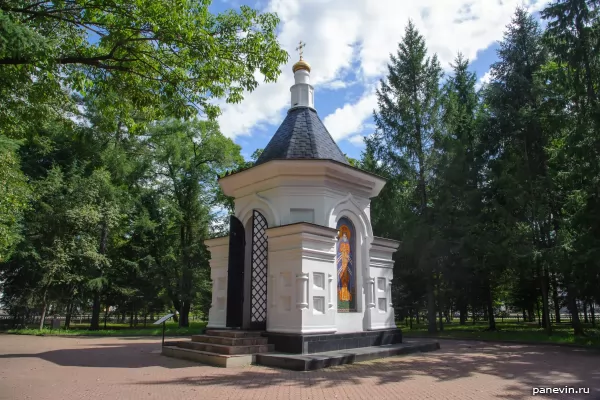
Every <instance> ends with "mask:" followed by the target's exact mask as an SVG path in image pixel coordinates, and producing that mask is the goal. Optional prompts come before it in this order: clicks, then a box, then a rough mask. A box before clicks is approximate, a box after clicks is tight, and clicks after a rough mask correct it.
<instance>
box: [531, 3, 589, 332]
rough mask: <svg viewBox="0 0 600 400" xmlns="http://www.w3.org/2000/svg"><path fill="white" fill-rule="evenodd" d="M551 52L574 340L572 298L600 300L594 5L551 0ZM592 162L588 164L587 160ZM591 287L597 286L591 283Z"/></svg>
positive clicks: (577, 327)
mask: <svg viewBox="0 0 600 400" xmlns="http://www.w3.org/2000/svg"><path fill="white" fill-rule="evenodd" d="M542 16H543V18H545V19H546V20H548V28H547V31H546V33H545V39H546V43H547V44H548V47H549V49H550V52H551V56H552V59H551V63H550V64H549V65H548V67H547V68H546V71H545V72H546V75H545V78H546V80H547V81H548V82H549V85H548V86H549V88H548V95H547V97H548V99H549V101H548V107H549V110H550V113H549V115H552V116H553V118H552V119H551V121H550V123H551V124H552V129H553V130H554V131H555V132H557V137H556V140H554V141H553V143H552V148H551V154H552V159H551V161H552V162H553V164H554V166H555V173H554V174H553V179H554V181H555V182H556V185H557V187H558V189H559V192H558V193H557V197H559V198H562V199H564V205H563V208H562V210H561V211H562V218H561V222H562V229H561V232H563V234H562V235H561V238H560V239H561V245H562V246H561V247H562V248H563V249H564V252H562V253H561V254H560V255H561V256H562V257H561V259H562V263H561V270H562V275H563V278H564V285H565V286H566V288H567V303H568V308H569V311H570V312H571V315H572V322H573V328H574V331H575V334H578V335H581V334H583V333H584V331H583V327H582V325H581V323H580V320H579V310H578V305H577V299H578V298H579V299H582V298H585V297H590V296H591V297H594V298H595V299H596V301H598V300H599V299H600V289H598V285H597V283H593V282H594V280H590V279H589V277H590V276H599V275H600V262H599V261H598V260H600V228H599V227H600V193H599V192H598V187H599V185H600V165H599V164H598V162H597V160H598V159H599V158H600V100H599V98H598V87H599V86H600V55H599V54H598V37H599V35H600V2H599V1H598V0H556V1H554V2H553V3H551V4H550V5H548V7H547V8H546V9H545V10H543V12H542ZM591 160H595V161H591ZM596 282H597V281H596Z"/></svg>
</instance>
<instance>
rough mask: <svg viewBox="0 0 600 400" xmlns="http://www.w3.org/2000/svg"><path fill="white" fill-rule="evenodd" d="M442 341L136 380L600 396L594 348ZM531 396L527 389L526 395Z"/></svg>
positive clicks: (598, 363) (510, 396) (599, 359)
mask: <svg viewBox="0 0 600 400" xmlns="http://www.w3.org/2000/svg"><path fill="white" fill-rule="evenodd" d="M440 343H441V346H442V349H441V350H438V351H436V352H432V353H426V354H422V355H412V356H410V357H396V358H391V359H390V358H388V359H385V360H377V361H374V362H368V363H361V364H354V365H347V366H342V367H334V368H330V369H325V370H320V371H314V372H292V371H285V370H277V369H267V368H255V367H252V368H248V369H243V370H238V371H236V372H233V370H228V371H231V372H230V373H222V374H214V375H213V374H207V375H204V376H201V375H199V376H194V377H184V378H180V379H174V380H159V381H152V382H140V384H144V385H147V384H152V385H164V384H183V385H191V386H213V385H220V386H230V387H235V388H245V389H251V388H262V387H267V386H273V385H282V386H302V387H311V386H319V387H323V388H327V387H336V386H339V385H353V384H356V385H358V384H361V383H364V379H371V380H372V379H374V380H375V382H374V383H375V384H381V385H383V384H386V383H392V382H400V381H404V380H410V379H412V378H414V377H416V376H419V375H427V376H430V377H433V378H434V379H435V380H436V381H438V382H439V381H449V380H458V379H461V378H467V377H470V376H473V375H475V374H480V375H493V376H497V377H500V378H503V379H509V380H514V382H515V385H514V387H511V388H510V389H511V390H510V391H509V393H506V394H503V395H501V396H499V398H505V399H521V398H523V397H524V395H525V394H524V393H523V388H524V387H527V388H534V387H550V386H551V387H564V386H570V387H577V388H578V387H583V388H590V394H588V395H581V396H576V395H573V394H570V395H562V396H564V397H560V396H559V397H552V398H569V399H575V398H585V399H600V356H599V355H598V353H597V352H585V351H581V350H579V349H565V348H557V347H546V346H532V345H506V344H493V343H481V342H454V341H447V340H440ZM582 361H584V362H582ZM470 389H471V390H472V393H473V394H476V392H477V390H478V387H472V388H470ZM511 391H512V393H510V392H511ZM531 394H532V393H531V392H529V393H528V394H527V395H531ZM546 398H547V397H546Z"/></svg>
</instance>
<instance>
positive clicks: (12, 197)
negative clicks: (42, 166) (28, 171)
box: [0, 136, 32, 263]
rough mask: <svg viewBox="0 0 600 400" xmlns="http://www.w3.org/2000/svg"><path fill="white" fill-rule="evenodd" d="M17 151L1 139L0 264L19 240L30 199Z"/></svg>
mask: <svg viewBox="0 0 600 400" xmlns="http://www.w3.org/2000/svg"><path fill="white" fill-rule="evenodd" d="M16 150H17V144H16V143H15V142H14V141H11V140H10V139H7V138H4V137H2V136H0V182H2V183H0V263H1V262H3V261H6V260H7V259H8V257H9V256H10V254H11V251H12V249H13V248H14V246H15V245H16V244H17V243H18V242H19V241H20V239H21V229H20V228H21V220H22V217H23V212H25V210H27V208H28V206H29V203H28V202H29V200H30V199H31V198H32V193H31V190H30V188H29V186H28V184H27V177H26V176H25V175H24V174H23V172H22V171H21V169H20V165H19V164H20V163H19V157H18V154H17V152H16Z"/></svg>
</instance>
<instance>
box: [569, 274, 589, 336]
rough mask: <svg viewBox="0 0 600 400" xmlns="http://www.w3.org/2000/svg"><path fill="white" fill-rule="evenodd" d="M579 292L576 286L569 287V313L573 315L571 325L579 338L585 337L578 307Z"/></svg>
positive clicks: (570, 285)
mask: <svg viewBox="0 0 600 400" xmlns="http://www.w3.org/2000/svg"><path fill="white" fill-rule="evenodd" d="M576 294H577V291H576V289H575V285H573V284H569V285H568V286H567V302H568V304H569V312H570V313H571V325H572V326H573V333H574V334H575V335H577V336H584V335H585V332H584V331H583V326H582V325H581V320H580V319H579V309H578V307H577V297H576Z"/></svg>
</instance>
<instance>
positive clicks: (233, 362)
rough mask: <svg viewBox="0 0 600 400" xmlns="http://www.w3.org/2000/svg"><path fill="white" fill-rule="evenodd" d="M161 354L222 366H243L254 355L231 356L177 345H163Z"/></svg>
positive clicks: (248, 363) (249, 361)
mask: <svg viewBox="0 0 600 400" xmlns="http://www.w3.org/2000/svg"><path fill="white" fill-rule="evenodd" d="M162 354H163V355H164V356H167V357H173V358H179V359H182V360H188V361H195V362H199V363H202V364H208V365H212V366H215V367H223V368H231V367H245V366H247V365H250V364H252V363H253V362H254V357H255V356H254V355H252V354H239V355H233V356H230V355H225V354H216V353H210V352H207V351H199V350H193V349H186V348H182V347H179V346H164V347H163V348H162Z"/></svg>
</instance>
